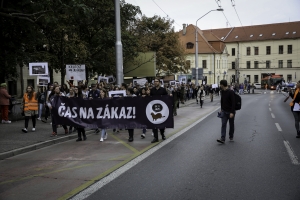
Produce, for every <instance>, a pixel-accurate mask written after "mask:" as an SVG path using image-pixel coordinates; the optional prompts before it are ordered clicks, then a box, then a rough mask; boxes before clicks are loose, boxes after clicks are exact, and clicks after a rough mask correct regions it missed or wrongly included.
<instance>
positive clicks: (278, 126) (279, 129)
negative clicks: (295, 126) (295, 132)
mask: <svg viewBox="0 0 300 200" xmlns="http://www.w3.org/2000/svg"><path fill="white" fill-rule="evenodd" d="M275 125H276V127H277V129H278V131H282V129H281V127H280V125H279V124H278V123H275Z"/></svg>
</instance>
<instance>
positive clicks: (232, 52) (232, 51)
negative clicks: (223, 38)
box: [231, 48, 235, 56]
mask: <svg viewBox="0 0 300 200" xmlns="http://www.w3.org/2000/svg"><path fill="white" fill-rule="evenodd" d="M231 55H232V56H235V48H232V49H231Z"/></svg>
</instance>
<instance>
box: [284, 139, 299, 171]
mask: <svg viewBox="0 0 300 200" xmlns="http://www.w3.org/2000/svg"><path fill="white" fill-rule="evenodd" d="M283 143H284V146H285V148H286V150H287V152H288V154H289V156H290V158H291V160H292V163H293V164H294V165H299V162H298V158H297V156H296V155H295V153H294V151H293V149H292V147H291V145H290V143H289V142H288V141H285V140H284V141H283Z"/></svg>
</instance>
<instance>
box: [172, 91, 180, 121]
mask: <svg viewBox="0 0 300 200" xmlns="http://www.w3.org/2000/svg"><path fill="white" fill-rule="evenodd" d="M172 95H173V115H174V116H177V105H178V101H179V99H180V91H179V90H178V88H177V87H174V90H173V91H172Z"/></svg>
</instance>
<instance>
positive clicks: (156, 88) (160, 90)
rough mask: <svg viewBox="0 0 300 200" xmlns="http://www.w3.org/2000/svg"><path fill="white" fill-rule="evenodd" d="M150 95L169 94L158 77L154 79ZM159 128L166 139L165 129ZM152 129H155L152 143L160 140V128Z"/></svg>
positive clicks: (163, 138)
mask: <svg viewBox="0 0 300 200" xmlns="http://www.w3.org/2000/svg"><path fill="white" fill-rule="evenodd" d="M150 95H151V96H160V95H168V92H167V91H166V89H165V88H163V87H161V86H160V81H159V79H158V78H155V79H154V87H153V88H152V89H151V91H150ZM159 130H160V134H161V137H162V140H165V139H166V137H165V129H164V128H163V129H159ZM152 131H153V136H154V139H153V140H152V141H151V143H155V142H158V130H157V128H156V129H152Z"/></svg>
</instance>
